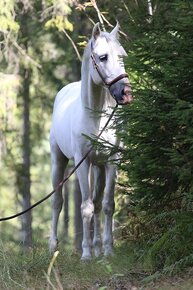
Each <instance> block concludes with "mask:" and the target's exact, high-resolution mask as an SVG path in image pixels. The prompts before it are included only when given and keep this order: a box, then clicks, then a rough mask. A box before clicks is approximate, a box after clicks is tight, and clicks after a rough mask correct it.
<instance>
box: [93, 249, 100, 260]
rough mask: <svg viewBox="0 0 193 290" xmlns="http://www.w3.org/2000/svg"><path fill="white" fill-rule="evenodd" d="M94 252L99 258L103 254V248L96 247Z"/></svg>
mask: <svg viewBox="0 0 193 290" xmlns="http://www.w3.org/2000/svg"><path fill="white" fill-rule="evenodd" d="M94 254H95V257H96V258H98V257H99V256H100V255H101V249H100V248H99V247H96V248H95V249H94Z"/></svg>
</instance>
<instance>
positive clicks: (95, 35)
mask: <svg viewBox="0 0 193 290" xmlns="http://www.w3.org/2000/svg"><path fill="white" fill-rule="evenodd" d="M100 33H101V30H100V23H99V22H98V23H96V24H95V26H94V28H93V31H92V36H93V38H94V39H95V40H96V39H97V38H98V37H99V35H100Z"/></svg>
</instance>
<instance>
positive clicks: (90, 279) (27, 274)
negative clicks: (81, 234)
mask: <svg viewBox="0 0 193 290" xmlns="http://www.w3.org/2000/svg"><path fill="white" fill-rule="evenodd" d="M130 257H132V258H130ZM53 259H54V258H53V257H52V256H50V254H49V252H48V250H47V247H45V245H39V246H38V247H37V248H34V249H33V250H31V251H30V252H29V253H26V254H24V253H22V252H21V251H20V249H19V247H15V245H13V244H12V245H9V246H7V245H6V247H5V246H3V245H2V244H1V249H0V285H1V286H0V289H1V290H4V289H9V290H16V289H20V290H21V289H25V290H26V289H28V290H34V289H35V290H43V289H46V290H48V289H50V290H52V289H54V290H55V289H57V290H58V289H59V290H61V289H74V290H79V289H81V290H83V289H85V290H86V289H100V290H102V289H111V288H107V287H108V286H107V284H110V283H113V280H116V281H118V280H120V279H123V278H125V277H126V275H127V272H128V269H129V268H130V267H131V265H132V262H133V261H132V259H133V255H130V249H129V248H127V247H124V249H123V248H119V247H117V249H116V255H115V257H113V258H111V259H104V258H99V259H93V260H92V261H90V262H81V261H80V256H79V255H78V254H77V253H75V252H73V251H72V250H71V251H68V252H65V251H64V250H63V247H62V245H61V246H60V249H59V254H58V256H57V257H56V259H55V261H53ZM52 262H54V266H52ZM48 269H49V270H48Z"/></svg>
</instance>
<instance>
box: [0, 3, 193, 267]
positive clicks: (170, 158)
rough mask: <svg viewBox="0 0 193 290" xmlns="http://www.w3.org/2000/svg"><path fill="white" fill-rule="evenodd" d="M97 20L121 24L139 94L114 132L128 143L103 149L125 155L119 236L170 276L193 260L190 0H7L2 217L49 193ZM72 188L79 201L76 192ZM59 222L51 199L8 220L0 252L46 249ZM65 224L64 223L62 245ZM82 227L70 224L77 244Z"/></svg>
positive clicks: (0, 23)
mask: <svg viewBox="0 0 193 290" xmlns="http://www.w3.org/2000/svg"><path fill="white" fill-rule="evenodd" d="M96 4H97V5H98V6H96ZM97 7H98V8H99V10H100V13H99V11H98V13H97ZM99 15H100V17H101V19H102V21H103V22H104V25H105V27H106V29H107V30H111V29H112V27H113V26H114V25H115V24H116V21H117V20H118V21H119V23H120V26H121V32H122V33H121V34H120V37H121V43H122V44H123V46H124V47H125V49H126V51H127V53H128V57H126V59H125V64H126V70H127V72H128V74H129V76H130V81H131V83H132V87H133V92H134V96H135V99H134V101H133V103H132V104H131V105H130V106H125V107H122V108H119V110H118V112H117V115H116V122H115V124H114V125H115V127H116V128H117V129H118V130H117V131H118V132H119V133H118V135H119V137H120V138H121V140H122V141H123V142H124V144H125V147H124V148H122V149H121V148H111V144H108V143H103V144H101V145H100V146H102V149H103V150H116V151H118V152H120V160H119V161H118V167H119V179H118V183H117V189H116V204H117V206H116V213H115V219H116V223H117V232H118V234H117V235H118V236H119V241H122V242H124V243H127V244H129V243H132V246H133V247H134V248H135V249H137V250H136V252H137V253H138V254H136V255H137V256H138V258H139V259H140V261H142V263H143V265H144V267H145V269H147V270H148V271H149V272H151V273H158V271H160V272H162V273H173V272H176V271H179V270H182V269H184V268H186V267H190V266H192V263H193V213H192V209H193V203H192V202H193V181H192V180H193V178H192V176H193V137H192V136H193V127H192V124H193V96H192V94H193V77H192V75H193V50H192V47H193V3H192V1H188V0H187V1H182V0H171V1H166V0H152V1H148V0H135V1H134V0H133V1H132V0H127V1H124V0H123V1H115V0H104V1H98V3H96V2H95V1H91V2H87V1H78V0H77V1H74V0H65V1H62V0H55V1H54V0H44V1H43V0H42V1H39V0H37V1H32V0H28V1H27V0H21V1H19V0H18V1H14V0H5V1H1V3H0V47H1V50H0V64H1V71H0V120H1V122H0V157H1V158H0V172H1V174H0V200H1V202H0V216H1V217H4V216H7V215H10V214H13V213H15V212H18V211H20V210H22V209H25V208H27V207H28V206H29V205H30V204H31V203H34V202H35V201H37V200H39V199H40V198H42V197H44V196H45V195H46V194H47V193H48V192H50V191H51V189H52V186H51V182H50V150H49V142H48V140H49V128H50V124H51V115H52V108H53V103H54V98H55V95H56V93H57V91H59V89H61V88H62V87H63V86H64V85H66V84H67V83H69V82H72V81H77V80H79V79H80V66H81V62H80V56H79V54H80V55H82V53H83V49H84V47H85V44H86V42H87V41H88V38H89V36H90V35H91V31H92V27H93V24H94V23H96V22H98V21H99ZM77 50H78V52H79V53H77ZM73 182H74V180H73ZM73 182H72V183H73ZM73 186H74V185H70V189H69V190H70V193H71V192H72V191H73V188H75V187H76V191H78V187H77V185H76V186H74V187H73ZM70 196H71V202H70V205H69V206H70V211H71V212H73V214H72V215H71V217H70V218H71V220H73V218H74V215H75V214H74V207H73V205H72V204H73V194H72V193H71V194H70ZM32 217H33V219H32ZM50 217H51V205H50V202H49V201H47V202H46V203H45V204H43V205H41V206H39V207H38V208H36V209H34V210H33V211H32V212H29V213H28V214H27V215H26V216H25V217H23V218H21V219H16V220H13V221H10V222H3V223H1V224H0V235H1V243H2V245H5V244H9V247H15V246H17V247H18V246H22V247H23V248H26V249H27V248H30V247H31V246H34V245H36V246H37V245H38V244H39V243H44V242H45V243H47V239H48V235H49V227H50ZM77 218H78V217H77ZM66 219H68V217H64V219H63V220H64V221H66ZM78 219H79V218H78ZM66 227H67V225H65V222H63V223H62V225H61V229H60V231H61V237H63V241H64V240H65V239H64V236H63V233H64V232H65V231H66ZM77 227H78V228H79V229H80V227H81V225H80V224H78V226H77ZM75 231H76V228H75V230H74V222H73V221H72V223H71V226H70V230H69V235H70V237H71V238H72V237H73V236H74V232H75ZM78 243H79V242H78ZM45 247H46V245H45ZM77 247H78V245H77Z"/></svg>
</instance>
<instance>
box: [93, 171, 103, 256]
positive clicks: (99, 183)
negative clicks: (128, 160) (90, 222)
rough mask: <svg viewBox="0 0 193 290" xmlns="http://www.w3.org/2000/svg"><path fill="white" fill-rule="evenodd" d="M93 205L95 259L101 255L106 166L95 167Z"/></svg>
mask: <svg viewBox="0 0 193 290" xmlns="http://www.w3.org/2000/svg"><path fill="white" fill-rule="evenodd" d="M92 170H93V178H94V188H93V203H94V237H93V246H94V253H95V257H98V256H99V255H100V254H101V245H102V243H101V225H100V218H101V217H100V213H101V209H102V198H103V194H104V187H105V168H104V166H101V167H98V166H93V168H92Z"/></svg>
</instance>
